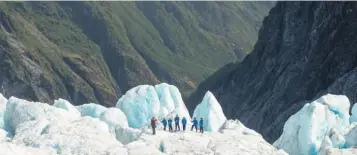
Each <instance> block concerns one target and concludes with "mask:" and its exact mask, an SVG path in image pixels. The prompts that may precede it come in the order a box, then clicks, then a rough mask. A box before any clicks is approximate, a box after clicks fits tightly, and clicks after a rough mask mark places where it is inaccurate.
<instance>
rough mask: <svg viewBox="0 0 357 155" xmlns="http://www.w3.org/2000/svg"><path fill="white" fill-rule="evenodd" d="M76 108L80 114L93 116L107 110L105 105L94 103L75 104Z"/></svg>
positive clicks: (96, 116)
mask: <svg viewBox="0 0 357 155" xmlns="http://www.w3.org/2000/svg"><path fill="white" fill-rule="evenodd" d="M77 109H78V111H79V112H80V113H81V116H90V117H93V118H99V117H100V115H101V114H102V113H103V112H104V111H106V110H107V108H106V107H103V106H101V105H99V104H95V103H88V104H83V105H80V106H77Z"/></svg>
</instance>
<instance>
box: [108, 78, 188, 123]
mask: <svg viewBox="0 0 357 155" xmlns="http://www.w3.org/2000/svg"><path fill="white" fill-rule="evenodd" d="M115 107H116V108H119V109H121V110H122V111H123V112H124V113H125V115H126V116H127V119H128V123H129V126H130V127H132V128H141V127H143V126H145V125H148V123H149V120H150V119H151V118H152V117H157V118H160V119H161V118H163V117H174V116H176V115H178V116H179V117H180V118H182V117H186V119H188V120H189V119H190V115H189V112H188V110H187V108H186V105H185V104H184V102H183V100H182V97H181V93H180V91H179V90H178V89H177V88H176V87H175V86H173V85H169V84H166V83H161V84H158V85H155V86H150V85H140V86H137V87H134V88H132V89H130V90H129V91H127V92H126V93H125V95H123V96H122V97H121V98H120V99H119V100H118V102H117V104H116V106H115Z"/></svg>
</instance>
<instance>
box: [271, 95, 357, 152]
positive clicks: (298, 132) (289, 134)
mask: <svg viewBox="0 0 357 155" xmlns="http://www.w3.org/2000/svg"><path fill="white" fill-rule="evenodd" d="M349 108H350V102H349V100H348V98H347V97H346V96H344V95H332V94H327V95H325V96H322V97H320V98H319V99H317V100H316V101H314V102H312V103H307V104H306V105H305V106H304V107H303V108H302V109H301V110H300V111H298V112H297V113H296V114H294V115H292V116H291V117H290V118H289V119H288V121H287V122H286V123H285V125H284V130H283V133H282V135H281V136H280V137H279V139H278V140H277V141H275V142H274V146H276V147H277V148H281V149H283V150H285V151H286V152H288V153H289V154H291V155H317V154H320V155H324V154H329V153H331V152H345V153H347V152H350V151H355V150H354V149H349V150H338V149H344V148H349V147H354V146H357V145H356V144H357V139H356V138H355V137H356V135H357V128H355V126H356V124H350V123H349V119H350V115H349Z"/></svg>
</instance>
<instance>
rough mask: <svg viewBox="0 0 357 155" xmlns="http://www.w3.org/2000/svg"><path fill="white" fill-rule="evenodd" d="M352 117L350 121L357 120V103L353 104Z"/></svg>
mask: <svg viewBox="0 0 357 155" xmlns="http://www.w3.org/2000/svg"><path fill="white" fill-rule="evenodd" d="M351 113H352V115H351V117H350V123H353V122H357V104H356V103H355V104H353V106H352V110H351Z"/></svg>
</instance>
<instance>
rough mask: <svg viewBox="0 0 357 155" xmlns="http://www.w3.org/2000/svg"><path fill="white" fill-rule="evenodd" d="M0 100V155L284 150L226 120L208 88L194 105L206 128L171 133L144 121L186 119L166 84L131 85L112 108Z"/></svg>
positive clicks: (254, 154)
mask: <svg viewBox="0 0 357 155" xmlns="http://www.w3.org/2000/svg"><path fill="white" fill-rule="evenodd" d="M0 97H1V96H0ZM0 99H1V100H0V101H3V102H0V104H1V105H2V106H0V107H3V108H2V109H0V110H1V112H2V113H3V117H2V120H4V125H3V127H2V128H0V154H1V155H69V154H70V155H83V154H87V155H153V154H157V155H168V154H177V155H180V154H185V155H186V154H202V155H203V154H205V155H206V154H208V155H214V154H221V155H223V154H224V155H225V154H231V155H234V154H242V155H264V154H266V155H286V154H287V153H286V152H284V151H283V150H281V149H280V150H279V149H276V148H275V147H274V146H273V145H271V144H269V143H267V142H266V141H265V140H264V139H263V137H262V136H261V135H260V134H259V133H257V132H255V131H254V130H250V129H248V128H246V127H245V126H244V125H243V124H242V123H241V122H240V121H239V120H227V119H226V117H225V116H224V114H223V111H222V108H221V107H220V105H219V103H218V102H217V100H216V99H215V97H214V96H213V94H212V93H210V92H208V93H207V94H206V96H205V97H204V99H203V101H202V103H201V104H200V105H199V106H197V108H196V109H195V111H196V115H197V117H209V118H207V122H206V124H207V129H208V130H211V131H210V132H205V133H196V132H192V131H189V130H188V131H185V132H183V131H180V132H172V133H171V132H167V131H164V130H163V126H162V125H161V124H158V127H157V134H156V135H152V131H151V128H150V127H149V126H147V125H146V123H147V122H148V121H149V120H150V118H151V116H156V117H159V118H163V117H172V116H174V115H176V114H177V115H179V116H180V117H187V118H188V119H190V115H189V113H188V111H187V109H186V106H185V104H184V102H183V100H182V97H181V94H180V92H179V91H178V89H177V88H176V87H175V86H173V85H168V84H165V83H163V84H159V85H156V86H149V85H141V86H138V87H135V88H133V89H131V90H129V91H128V92H127V93H126V94H125V95H124V96H123V97H121V98H120V99H119V100H118V102H117V105H116V107H111V108H106V107H103V106H100V105H97V104H94V103H89V104H84V105H80V106H73V105H72V104H71V103H69V102H68V101H66V100H64V99H58V100H55V101H54V104H53V105H52V106H51V105H49V104H46V103H40V102H32V101H27V100H23V99H19V98H16V97H10V98H9V100H7V99H6V98H5V97H3V98H0ZM3 105H6V106H3ZM4 107H5V108H4ZM205 108H207V109H205ZM135 114H136V115H135ZM135 117H137V118H135ZM210 119H212V120H210ZM132 121H139V122H132ZM215 123H217V124H215Z"/></svg>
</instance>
